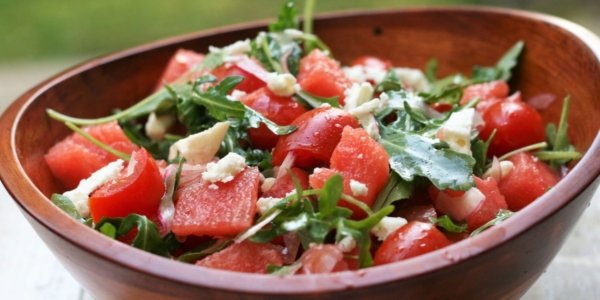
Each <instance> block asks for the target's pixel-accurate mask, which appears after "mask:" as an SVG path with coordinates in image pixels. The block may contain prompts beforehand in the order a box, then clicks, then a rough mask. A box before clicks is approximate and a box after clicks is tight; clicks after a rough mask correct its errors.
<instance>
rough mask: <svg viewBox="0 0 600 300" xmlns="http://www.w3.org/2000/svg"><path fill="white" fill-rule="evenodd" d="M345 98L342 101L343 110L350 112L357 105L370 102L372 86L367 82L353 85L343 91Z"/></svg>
mask: <svg viewBox="0 0 600 300" xmlns="http://www.w3.org/2000/svg"><path fill="white" fill-rule="evenodd" d="M344 95H345V96H346V98H345V99H344V101H345V102H346V104H345V105H344V110H346V111H350V110H352V109H354V108H356V107H358V106H359V105H361V104H363V103H365V102H367V101H369V100H371V98H372V97H373V86H372V85H371V84H369V83H368V82H363V83H360V84H359V83H354V84H352V86H351V87H350V88H348V89H346V90H345V91H344Z"/></svg>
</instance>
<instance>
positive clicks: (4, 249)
mask: <svg viewBox="0 0 600 300" xmlns="http://www.w3.org/2000/svg"><path fill="white" fill-rule="evenodd" d="M77 61H78V59H70V60H62V61H52V62H39V63H35V64H27V65H22V64H21V65H8V66H6V65H5V66H0V83H1V84H0V112H2V111H4V109H5V108H6V106H8V104H9V103H10V102H11V101H12V100H13V99H15V98H16V97H17V96H18V95H20V94H21V93H23V92H24V91H25V90H26V89H27V88H29V87H31V86H33V85H34V84H35V83H37V82H39V81H41V80H43V79H44V78H46V77H48V76H50V75H52V74H54V73H56V72H57V71H60V70H61V69H64V68H65V67H67V66H69V65H72V64H73V63H75V62H77ZM0 155H1V154H0ZM598 228H600V191H596V193H595V195H594V199H593V200H592V204H591V205H590V207H588V209H587V210H586V211H585V213H584V215H583V216H582V218H581V219H580V221H579V223H578V224H577V226H576V228H575V229H574V231H573V232H572V234H571V235H570V237H569V238H568V240H567V242H566V243H565V245H564V246H563V248H562V250H561V251H560V253H559V254H558V255H557V256H556V258H555V259H554V260H553V261H552V263H551V264H550V266H549V267H548V269H547V270H546V272H545V273H544V274H543V275H542V276H541V277H540V279H539V280H538V281H537V282H536V283H535V285H534V286H533V287H532V288H531V289H530V290H529V291H528V292H527V294H526V295H525V296H524V297H523V299H566V298H571V299H600V232H599V231H598ZM0 266H2V267H1V268H0V291H2V293H1V295H2V297H5V298H4V299H13V298H14V299H66V300H71V299H92V297H91V296H90V295H89V294H88V293H87V292H86V291H85V290H84V289H83V288H81V286H80V285H79V284H78V283H77V281H75V279H73V278H72V277H71V275H70V274H69V273H68V272H67V271H66V270H65V269H64V268H63V267H62V266H61V265H60V263H59V262H58V261H57V260H56V258H55V257H54V256H53V255H52V253H51V252H50V251H49V250H48V248H46V246H45V245H44V243H43V242H42V241H41V240H40V239H39V238H38V237H37V235H36V234H35V232H34V231H33V229H32V228H31V226H30V225H29V224H28V223H27V221H26V220H25V218H24V217H23V216H22V215H21V213H20V212H19V211H18V209H17V206H16V204H15V203H14V202H13V201H12V199H11V198H10V196H9V195H8V194H7V192H6V190H5V189H4V187H3V186H2V185H0Z"/></svg>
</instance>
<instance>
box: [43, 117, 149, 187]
mask: <svg viewBox="0 0 600 300" xmlns="http://www.w3.org/2000/svg"><path fill="white" fill-rule="evenodd" d="M83 130H84V131H85V132H87V133H89V134H90V135H91V136H93V137H95V138H96V139H98V140H99V141H101V142H103V143H105V144H107V145H108V146H110V147H112V148H114V149H117V150H119V151H121V152H125V153H128V154H130V153H131V152H133V151H135V150H137V149H138V147H137V146H136V145H134V144H133V143H132V142H131V141H129V139H128V138H127V136H125V134H124V133H123V130H122V129H121V127H119V125H118V124H117V122H110V123H106V124H101V125H95V126H90V127H85V128H83ZM44 158H45V159H46V163H47V164H48V167H49V168H50V171H51V172H52V174H53V175H54V177H55V178H56V179H58V180H59V181H60V182H61V183H62V184H63V185H64V187H65V188H66V189H74V188H75V187H76V186H77V184H79V181H81V180H82V179H85V178H88V177H90V175H92V173H93V172H95V171H97V170H98V169H100V168H102V167H104V166H105V165H107V164H108V163H110V162H111V161H114V160H116V159H117V157H116V156H114V155H112V154H110V153H108V152H106V151H104V150H102V149H101V148H99V147H97V146H96V145H94V144H92V143H90V142H89V141H88V140H86V139H85V138H83V137H82V136H80V135H78V134H76V133H73V134H71V135H69V136H68V137H66V138H65V139H64V140H62V141H60V142H58V143H57V144H56V145H54V146H52V148H50V150H48V153H47V154H46V155H45V156H44ZM83 162H84V163H83Z"/></svg>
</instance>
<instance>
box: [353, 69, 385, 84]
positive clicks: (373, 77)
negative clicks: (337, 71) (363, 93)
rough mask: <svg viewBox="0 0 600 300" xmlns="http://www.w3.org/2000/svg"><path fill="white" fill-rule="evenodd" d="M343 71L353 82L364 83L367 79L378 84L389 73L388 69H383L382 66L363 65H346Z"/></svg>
mask: <svg viewBox="0 0 600 300" xmlns="http://www.w3.org/2000/svg"><path fill="white" fill-rule="evenodd" d="M342 71H343V72H344V74H345V75H346V77H348V79H350V80H351V81H352V82H355V83H363V82H365V81H372V82H374V83H376V84H378V83H380V82H381V81H383V79H384V78H385V75H386V73H387V71H386V70H382V69H380V68H373V67H366V66H361V65H357V66H351V67H344V68H342Z"/></svg>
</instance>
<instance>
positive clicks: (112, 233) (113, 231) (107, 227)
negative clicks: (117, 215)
mask: <svg viewBox="0 0 600 300" xmlns="http://www.w3.org/2000/svg"><path fill="white" fill-rule="evenodd" d="M98 231H100V232H101V233H102V234H104V235H106V236H107V237H109V238H111V239H113V240H114V239H115V237H117V228H116V227H115V226H114V225H113V224H110V223H104V224H102V226H100V228H98Z"/></svg>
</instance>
